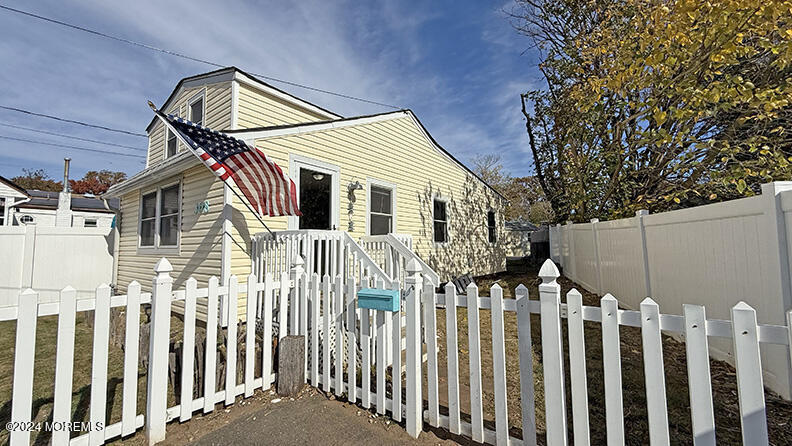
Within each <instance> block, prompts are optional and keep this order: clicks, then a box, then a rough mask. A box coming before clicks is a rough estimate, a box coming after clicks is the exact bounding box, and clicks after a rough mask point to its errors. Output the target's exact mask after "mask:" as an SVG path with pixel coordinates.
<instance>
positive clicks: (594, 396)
mask: <svg viewBox="0 0 792 446" xmlns="http://www.w3.org/2000/svg"><path fill="white" fill-rule="evenodd" d="M536 272H537V271H536V270H532V271H529V272H527V273H523V274H508V273H507V274H499V275H494V276H487V277H481V278H478V280H477V284H478V286H479V291H480V294H481V295H489V288H490V286H491V285H492V284H493V283H496V282H497V283H498V284H499V285H500V286H501V287H503V288H504V297H508V298H513V297H514V295H513V293H514V289H515V288H516V287H517V285H519V284H521V283H522V284H525V286H527V287H528V289H529V292H530V295H531V297H532V298H534V299H535V298H537V297H536V296H537V293H538V291H537V286H538V285H539V283H540V282H541V281H540V279H538V277H537V276H536ZM558 282H559V284H560V285H561V289H562V301H564V300H565V297H564V296H566V293H567V292H568V291H569V290H571V289H572V288H577V290H578V291H580V292H581V293H582V294H583V304H584V305H590V306H599V297H598V296H596V295H594V294H593V293H589V292H587V291H585V290H584V289H583V287H581V286H578V285H577V284H575V283H574V282H572V281H570V280H568V279H566V278H564V277H561V278H559V279H558ZM616 297H617V299H618V296H616ZM458 316H459V319H458V328H459V336H460V338H459V346H460V351H459V359H460V380H463V379H465V378H462V377H463V376H467V361H468V356H467V351H465V348H466V345H467V336H466V335H467V333H466V332H467V329H466V327H467V312H466V309H465V308H460V309H459V311H458ZM437 319H438V326H439V327H440V326H441V324H442V330H440V329H439V331H441V332H444V331H445V313H443V312H442V311H439V312H438V315H437ZM480 320H481V328H480V330H481V346H482V352H481V358H482V375H483V381H484V384H483V389H484V397H483V401H484V406H485V420H493V419H494V413H495V411H494V396H493V393H492V392H493V391H492V389H493V387H492V349H491V345H492V327H491V324H490V312H489V310H481V315H480ZM463 321H464V322H463ZM531 323H532V325H531V329H532V335H533V336H532V340H533V347H534V383H535V389H536V408H537V411H536V418H537V430H538V432H539V437H540V442H542V443H543V442H544V438H543V437H544V434H545V424H544V392H543V385H542V380H543V378H542V365H541V354H542V346H541V329H540V325H539V316H538V315H534V316H533V317H532V318H531ZM505 334H506V350H507V351H506V370H507V373H506V374H507V391H508V402H509V424H510V426H513V427H517V428H520V427H521V415H520V387H519V371H518V370H519V355H518V353H517V319H516V316H515V315H514V313H507V314H506V318H505ZM584 335H585V340H586V369H587V375H588V400H589V425H590V428H591V433H590V435H591V444H604V443H605V440H606V432H605V403H604V396H605V393H604V392H605V391H604V383H603V371H602V343H601V339H602V332H601V329H600V325H599V324H597V323H594V322H585V323H584ZM620 335H621V357H622V382H623V399H624V429H625V432H626V433H628V435H627V436H626V438H627V444H636V445H638V444H648V443H649V427H648V422H647V413H646V392H645V388H644V371H643V357H642V345H641V330H640V329H639V328H636V327H621V328H620ZM563 337H564V349H565V352H566V353H565V359H566V361H565V365H564V366H565V372H566V384H567V388H566V395H567V406H566V407H567V420H568V421H569V423H568V428H569V438H570V440H572V439H573V434H572V411H571V404H572V403H571V397H570V394H571V389H570V387H569V382H570V378H569V352H568V345H567V342H566V339H567V329H566V325H565V323H564V327H563ZM439 343H440V347H441V348H440V350H441V354H440V357H439V358H438V361H439V363H440V364H441V365H443V363H444V361H445V339H440V341H439ZM663 360H664V365H665V376H666V396H667V404H668V414H669V416H668V419H669V428H670V433H671V442H672V443H673V444H692V443H693V436H692V433H691V419H690V407H689V404H690V399H689V394H688V379H687V367H686V364H687V361H686V356H685V344H684V343H681V342H678V341H676V340H674V339H672V338H671V337H669V336H665V335H664V336H663ZM710 370H711V376H712V392H713V404H714V409H715V431H716V437H717V442H718V444H740V443H741V442H742V437H741V428H740V417H739V405H738V398H737V384H736V376H735V371H734V367H732V366H730V365H728V364H727V363H725V362H722V361H716V360H710ZM445 374H446V373H445V369H443V371H441V372H440V375H441V377H444V376H445ZM443 379H444V378H441V381H442V380H443ZM465 381H466V379H465ZM464 390H466V389H463V391H464ZM441 392H442V390H441ZM466 399H467V400H469V397H467V398H466ZM765 401H766V404H767V418H768V420H767V421H768V431H769V435H770V444H775V445H783V444H790V442H791V441H792V440H790V439H792V422H790V420H792V402H789V401H785V400H783V399H782V398H781V397H779V396H778V395H777V394H775V393H773V392H770V391H765ZM464 404H468V405H467V406H465V405H464ZM463 407H466V408H469V403H467V402H463ZM468 410H469V409H468ZM512 435H514V436H517V437H518V438H520V437H521V433H520V430H519V429H513V432H512Z"/></svg>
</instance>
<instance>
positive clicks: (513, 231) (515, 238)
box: [506, 220, 539, 258]
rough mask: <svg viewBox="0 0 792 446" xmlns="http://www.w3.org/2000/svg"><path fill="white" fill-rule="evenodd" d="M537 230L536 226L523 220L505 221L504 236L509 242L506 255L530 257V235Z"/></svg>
mask: <svg viewBox="0 0 792 446" xmlns="http://www.w3.org/2000/svg"><path fill="white" fill-rule="evenodd" d="M538 229H539V227H538V226H536V225H535V224H533V223H531V222H528V221H525V220H513V221H507V222H506V234H507V238H508V241H509V245H508V248H507V255H508V256H509V257H520V258H521V257H527V256H529V255H531V234H532V233H534V232H535V231H537V230H538Z"/></svg>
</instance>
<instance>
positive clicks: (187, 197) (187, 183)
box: [118, 165, 223, 292]
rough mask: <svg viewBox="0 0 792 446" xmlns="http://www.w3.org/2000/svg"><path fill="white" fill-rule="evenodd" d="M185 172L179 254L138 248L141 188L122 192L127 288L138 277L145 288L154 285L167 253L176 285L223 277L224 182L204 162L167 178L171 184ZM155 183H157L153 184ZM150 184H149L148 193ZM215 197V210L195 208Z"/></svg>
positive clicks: (121, 283) (121, 261) (123, 284)
mask: <svg viewBox="0 0 792 446" xmlns="http://www.w3.org/2000/svg"><path fill="white" fill-rule="evenodd" d="M179 178H182V197H181V198H182V206H181V209H182V214H181V230H180V235H179V237H180V249H179V253H178V254H170V253H168V254H156V253H151V254H149V253H145V254H144V253H139V252H138V227H139V226H138V222H139V214H138V213H139V207H140V194H141V190H136V191H133V192H130V193H129V194H126V195H124V196H123V197H121V219H120V220H121V226H120V229H121V236H120V241H119V254H118V287H119V289H120V290H121V292H126V288H127V286H128V285H129V283H130V282H132V281H133V280H137V281H138V282H140V283H141V285H142V286H143V289H144V290H150V288H151V279H152V278H153V276H154V265H155V264H156V263H157V261H158V260H159V259H160V258H161V257H166V258H167V259H168V260H169V261H170V262H171V264H172V265H173V273H171V275H172V276H173V279H174V283H173V286H174V289H178V288H182V287H183V286H184V282H185V281H186V280H187V279H188V278H190V277H195V278H196V280H198V283H199V286H206V284H207V281H208V280H209V277H211V276H217V277H218V278H220V256H221V251H222V250H221V243H222V242H221V240H222V224H223V220H222V209H223V185H222V182H221V181H220V180H219V179H217V178H216V177H215V176H214V174H213V173H212V172H210V171H209V170H208V169H207V168H206V167H204V166H203V165H199V166H195V167H192V168H190V169H188V170H186V171H184V173H183V174H178V175H175V176H173V177H170V178H169V179H167V180H163V181H162V182H161V183H160V184H170V183H172V182H174V181H178V179H179ZM152 188H153V187H152ZM148 190H149V188H145V189H143V191H144V193H145V192H147V191H148ZM204 200H206V201H208V202H209V212H208V213H205V214H199V215H196V214H195V205H196V204H198V203H200V202H202V201H204Z"/></svg>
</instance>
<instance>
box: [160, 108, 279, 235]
mask: <svg viewBox="0 0 792 446" xmlns="http://www.w3.org/2000/svg"><path fill="white" fill-rule="evenodd" d="M148 105H149V107H151V109H152V110H154V115H155V116H157V118H159V120H160V121H162V123H163V124H165V126H166V127H168V128H169V129H170V130H171V131H172V132H173V134H174V135H176V136H177V137H178V138H179V139H180V140H181V142H182V143H183V144H184V145H185V146H187V147H190V145H189V144H188V143H187V142H186V141H184V140H183V139H182V137H181V135H180V134H179V132H177V131H176V129H174V128H173V127H171V125H170V123H169V122H168V121H167V120H165V119H162V116H160V113H159V110H157V107H156V106H155V105H154V103H153V102H151V101H148ZM189 150H190V151H191V152H192V149H189ZM193 155H194V154H193ZM220 181H222V182H223V184H224V185H226V186H228V189H230V190H231V192H233V193H234V195H236V196H237V198H239V201H241V202H242V204H244V205H245V207H247V208H248V210H249V211H250V212H252V213H253V215H254V216H255V217H256V219H257V220H258V221H259V222H260V223H261V225H262V226H264V229H266V230H267V232H269V233H270V235H271V236H273V238H274V237H275V233H274V232H272V230H271V229H270V228H269V227H268V226H267V224H266V223H264V220H262V219H261V216H259V213H258V212H256V211H255V210H254V209H253V208H252V207H251V206H250V204H249V203H248V202H247V199H245V198H244V197H243V196H242V195H240V194H239V192H237V191H236V190H234V188H233V187H232V186H231V184H229V183H228V182H226V181H224V180H222V179H221V180H220ZM229 235H230V234H229Z"/></svg>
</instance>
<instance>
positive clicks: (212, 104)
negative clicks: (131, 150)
mask: <svg viewBox="0 0 792 446" xmlns="http://www.w3.org/2000/svg"><path fill="white" fill-rule="evenodd" d="M201 91H206V103H205V105H204V114H205V115H206V116H205V118H204V125H205V126H207V127H210V128H212V129H215V130H227V129H229V128H230V127H231V81H226V82H218V83H214V84H207V85H202V86H200V87H193V88H188V89H185V90H183V91H182V92H181V93H179V95H178V96H177V97H176V98H174V100H173V101H172V103H171V105H170V106H169V107H168V108H166V109H164V110H163V111H164V112H166V113H174V112H175V113H176V114H178V115H179V116H182V117H184V118H188V117H189V116H188V114H187V103H188V102H189V101H190V99H192V98H193V97H195V95H196V94H198V93H200V92H201ZM182 150H186V147H185V146H184V144H181V143H179V151H182ZM164 153H165V126H164V125H163V124H162V122H159V120H157V121H156V122H155V124H154V125H153V126H152V127H151V131H150V132H149V152H148V161H147V164H146V167H150V166H154V165H155V164H157V163H160V162H162V161H163V160H164V156H165V155H164Z"/></svg>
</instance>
